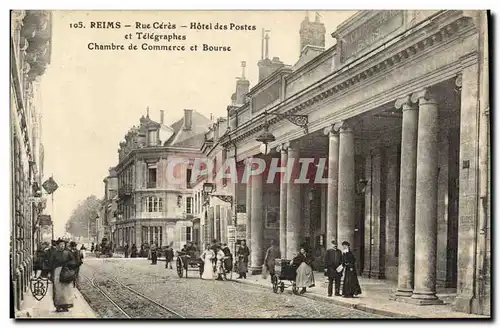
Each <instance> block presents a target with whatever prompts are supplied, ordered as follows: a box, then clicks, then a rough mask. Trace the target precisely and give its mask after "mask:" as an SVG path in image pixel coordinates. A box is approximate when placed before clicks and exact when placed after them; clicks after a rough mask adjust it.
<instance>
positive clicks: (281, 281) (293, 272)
mask: <svg viewBox="0 0 500 328" xmlns="http://www.w3.org/2000/svg"><path fill="white" fill-rule="evenodd" d="M274 271H275V275H274V276H272V278H271V282H272V284H273V292H275V293H278V292H280V293H283V291H284V290H285V288H287V287H292V292H293V293H294V294H297V292H298V289H297V285H296V284H295V279H296V278H297V268H296V266H295V265H293V262H292V261H290V260H281V259H277V260H276V264H275V266H274ZM285 281H288V283H286V282H285Z"/></svg>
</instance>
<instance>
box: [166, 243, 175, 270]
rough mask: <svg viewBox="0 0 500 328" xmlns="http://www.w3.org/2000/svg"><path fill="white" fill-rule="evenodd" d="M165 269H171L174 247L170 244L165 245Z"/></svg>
mask: <svg viewBox="0 0 500 328" xmlns="http://www.w3.org/2000/svg"><path fill="white" fill-rule="evenodd" d="M165 260H166V263H165V269H172V261H173V260H174V249H173V248H172V247H170V246H167V249H166V250H165Z"/></svg>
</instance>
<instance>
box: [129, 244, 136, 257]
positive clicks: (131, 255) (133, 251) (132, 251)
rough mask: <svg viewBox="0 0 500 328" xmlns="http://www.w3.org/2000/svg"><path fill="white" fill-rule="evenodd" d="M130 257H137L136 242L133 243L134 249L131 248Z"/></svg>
mask: <svg viewBox="0 0 500 328" xmlns="http://www.w3.org/2000/svg"><path fill="white" fill-rule="evenodd" d="M130 257H132V258H136V257H137V246H136V245H135V244H132V249H131V250H130Z"/></svg>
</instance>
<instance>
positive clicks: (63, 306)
mask: <svg viewBox="0 0 500 328" xmlns="http://www.w3.org/2000/svg"><path fill="white" fill-rule="evenodd" d="M56 244H57V249H56V250H55V251H53V252H52V254H51V259H50V263H51V265H52V275H51V277H52V286H53V287H52V292H53V294H52V301H53V302H54V306H55V308H56V311H57V312H68V310H69V308H71V307H73V297H74V291H73V283H74V280H75V277H76V267H77V262H76V260H75V258H74V256H73V254H72V253H71V251H69V250H68V249H66V242H65V241H64V240H62V239H58V240H57V241H56Z"/></svg>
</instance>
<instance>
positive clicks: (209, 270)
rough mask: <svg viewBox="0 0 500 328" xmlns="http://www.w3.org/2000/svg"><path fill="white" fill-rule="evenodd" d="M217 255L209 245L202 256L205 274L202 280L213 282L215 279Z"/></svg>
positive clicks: (202, 275)
mask: <svg viewBox="0 0 500 328" xmlns="http://www.w3.org/2000/svg"><path fill="white" fill-rule="evenodd" d="M214 258H215V253H214V251H213V250H212V247H211V246H210V245H207V248H206V250H205V251H204V252H203V254H201V259H202V261H203V273H202V274H201V279H204V280H213V279H214V264H213V263H214V262H213V259H214Z"/></svg>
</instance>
